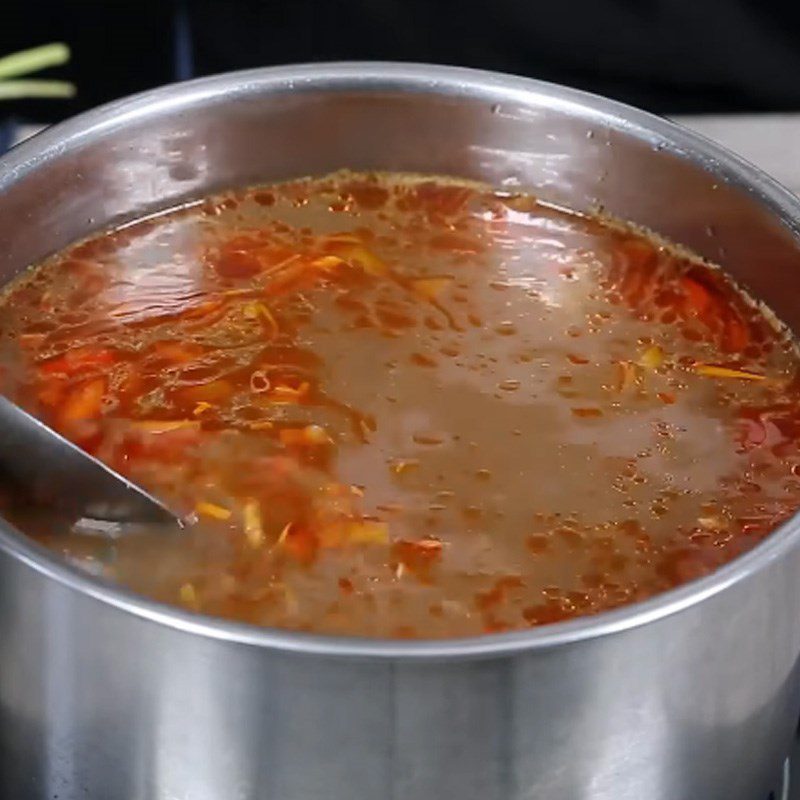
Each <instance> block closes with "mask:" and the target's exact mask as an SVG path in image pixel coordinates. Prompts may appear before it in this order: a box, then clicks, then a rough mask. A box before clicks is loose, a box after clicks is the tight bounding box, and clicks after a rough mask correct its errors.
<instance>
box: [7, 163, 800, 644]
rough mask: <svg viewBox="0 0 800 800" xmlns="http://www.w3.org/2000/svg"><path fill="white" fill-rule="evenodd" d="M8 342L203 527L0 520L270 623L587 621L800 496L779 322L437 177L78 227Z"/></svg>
mask: <svg viewBox="0 0 800 800" xmlns="http://www.w3.org/2000/svg"><path fill="white" fill-rule="evenodd" d="M0 364H2V370H3V371H2V381H3V391H4V392H5V393H6V394H8V395H9V396H11V397H12V398H13V399H15V400H16V401H18V402H19V403H20V404H21V405H23V406H24V407H26V408H27V409H29V410H30V411H32V412H33V413H35V414H36V415H38V416H39V417H40V418H41V419H43V420H45V421H46V422H47V423H48V424H50V425H52V426H53V427H54V428H55V429H57V430H58V431H60V432H61V433H63V434H64V435H66V436H67V437H69V438H70V439H72V440H73V441H74V442H76V443H78V444H79V445H80V446H81V447H83V448H85V449H86V450H87V451H89V452H90V453H93V454H94V455H96V456H98V457H99V458H101V459H102V460H104V461H105V462H107V463H108V464H110V465H112V466H113V467H114V468H115V469H117V470H119V471H120V472H122V473H124V474H126V475H128V476H130V477H131V478H132V479H133V480H135V481H137V482H138V483H140V484H141V485H142V486H144V487H145V488H146V489H148V490H150V491H151V492H153V493H154V494H156V495H158V496H159V497H160V498H162V499H163V500H165V501H167V502H168V503H170V504H171V505H172V506H173V507H174V508H176V509H177V510H180V511H181V512H182V513H184V514H187V515H190V518H191V519H192V520H194V524H191V525H189V526H188V527H187V528H185V529H184V530H183V531H168V530H167V531H165V530H163V529H143V530H140V531H136V532H134V533H131V534H130V535H127V536H125V537H121V538H114V537H113V536H103V535H98V530H97V527H96V526H95V527H92V526H91V525H87V523H86V522H85V521H82V522H81V523H79V524H77V525H75V526H74V527H73V528H72V529H71V531H67V530H65V529H60V528H59V525H58V524H57V521H56V520H53V519H51V520H47V519H45V520H44V522H43V521H42V517H41V512H40V511H37V510H34V509H31V508H26V507H25V505H24V503H21V502H20V501H19V499H17V500H16V501H14V502H12V501H11V500H10V499H7V501H6V505H5V510H4V513H5V514H6V515H7V517H8V518H10V519H11V520H12V521H15V522H16V523H17V524H18V526H19V527H20V528H21V529H22V530H25V531H28V532H31V534H32V535H34V536H36V537H37V538H38V539H39V540H40V541H42V542H43V543H45V544H46V545H47V546H49V547H51V548H53V549H54V550H55V551H57V552H58V553H61V554H63V555H64V556H65V557H67V558H68V559H70V560H71V561H73V562H74V563H77V564H79V565H82V566H84V567H85V568H87V569H90V570H91V571H93V572H95V573H98V574H102V575H104V576H106V577H108V578H111V579H113V580H117V581H119V582H121V583H122V584H125V585H126V586H128V587H131V588H133V589H134V590H136V591H138V592H141V593H143V594H146V595H149V596H151V597H154V598H156V599H158V600H162V601H164V602H167V603H173V604H179V605H181V606H184V607H185V608H187V609H191V610H193V611H199V612H203V613H206V614H212V615H219V616H222V617H226V618H229V619H235V620H240V621H245V622H249V623H253V624H257V625H266V626H276V627H282V628H289V629H295V630H304V631H314V632H321V633H327V634H354V635H360V636H376V637H450V636H466V635H474V634H481V633H496V632H500V631H507V630H512V629H521V628H526V627H529V626H534V625H541V624H545V623H550V622H555V621H557V620H564V619H568V618H571V617H576V616H579V615H583V614H594V613H596V612H599V611H602V610H604V609H610V608H614V607H617V606H620V605H623V604H626V603H631V602H634V601H637V600H641V599H643V598H647V597H650V596H652V595H654V594H656V593H658V592H662V591H664V590H666V589H669V588H671V587H674V586H677V585H678V584H681V583H683V582H685V581H689V580H691V579H693V578H697V577H699V576H701V575H705V574H707V573H709V572H711V571H712V570H714V569H715V568H716V567H718V566H720V565H721V564H724V563H725V562H727V561H730V560H731V559H733V558H735V557H736V556H737V555H739V554H741V553H742V552H744V551H746V550H749V549H750V548H752V547H753V546H754V545H755V544H757V543H758V542H759V541H760V540H761V539H762V538H763V537H764V536H766V535H767V534H768V533H769V532H770V531H771V530H773V529H774V528H775V526H776V525H778V524H779V523H780V522H781V521H782V520H784V519H785V518H786V517H787V516H789V515H790V514H791V513H793V511H794V510H795V509H796V508H797V507H798V505H800V478H799V477H798V475H800V449H798V443H799V442H800V394H799V393H798V388H799V387H800V384H799V383H798V356H797V353H796V351H795V347H794V344H793V342H792V340H791V338H790V337H789V336H788V335H787V334H786V333H785V332H784V331H783V330H782V329H781V328H780V327H779V326H778V325H777V324H776V323H775V322H774V320H772V318H771V317H770V316H769V315H768V314H766V313H765V312H764V311H763V310H762V309H761V308H759V307H758V306H757V305H756V304H755V303H753V302H751V301H750V300H749V299H748V298H747V297H746V296H745V295H744V294H743V293H742V292H741V291H740V290H739V289H737V287H736V286H735V285H734V284H733V283H732V282H731V281H730V280H729V279H727V278H726V277H725V275H724V274H722V273H721V272H720V271H719V270H717V269H715V268H712V267H710V266H707V265H705V264H703V263H702V262H700V261H699V260H698V259H695V258H692V257H688V256H687V255H685V254H678V253H677V252H676V251H675V250H673V249H670V248H669V247H667V246H664V245H662V244H659V243H657V242H655V241H653V240H652V239H650V238H647V237H646V236H644V235H642V234H640V233H638V232H635V231H633V230H631V229H626V228H623V227H621V226H618V225H611V224H608V223H606V222H604V221H603V220H600V219H594V218H590V217H586V216H583V215H580V214H577V213H572V212H570V211H568V210H564V209H560V208H554V207H552V206H549V205H547V204H543V203H540V202H537V200H536V199H534V198H532V197H528V196H524V195H508V194H503V193H498V192H495V191H492V190H490V189H488V188H485V187H481V186H477V185H472V184H463V183H459V182H455V181H449V180H445V179H438V178H437V179H423V178H416V177H410V176H402V175H357V174H351V173H342V174H337V175H333V176H330V177H327V178H322V179H314V180H304V181H297V182H293V183H287V184H281V185H277V186H270V187H264V188H257V189H252V190H247V191H241V192H233V193H229V194H224V195H219V196H217V197H213V198H210V199H208V200H206V201H205V202H203V203H202V204H198V205H193V206H191V207H188V208H184V209H180V210H178V211H174V212H170V213H165V214H163V215H160V216H156V217H153V218H149V219H146V220H143V221H141V222H138V223H135V224H132V225H130V226H128V227H125V228H123V229H120V230H117V231H114V232H112V233H108V234H103V235H99V236H97V237H96V238H93V239H90V240H88V241H86V242H83V243H81V244H78V245H76V246H73V247H70V248H69V249H67V250H66V251H64V252H62V253H60V254H58V255H57V256H55V257H53V258H51V259H49V260H48V261H47V262H45V263H43V264H41V265H39V266H37V267H35V268H33V269H32V270H30V271H28V272H27V273H26V274H25V275H24V276H22V277H21V278H19V279H17V280H16V281H15V282H14V283H12V284H11V286H10V287H8V289H7V290H6V292H5V294H4V296H3V298H2V303H1V304H0ZM62 527H63V523H62ZM101 527H102V526H101ZM101 533H102V531H101Z"/></svg>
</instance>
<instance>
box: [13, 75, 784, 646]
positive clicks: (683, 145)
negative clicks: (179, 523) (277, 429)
mask: <svg viewBox="0 0 800 800" xmlns="http://www.w3.org/2000/svg"><path fill="white" fill-rule="evenodd" d="M342 90H350V91H363V92H378V91H382V90H383V91H388V90H394V91H405V92H418V93H428V94H441V95H444V96H466V97H471V98H475V99H485V100H486V101H487V102H488V103H502V102H504V101H505V102H516V103H519V104H521V105H523V106H524V105H525V104H526V103H530V102H531V101H532V100H538V101H539V102H540V103H543V104H546V105H547V106H548V107H550V108H555V109H561V110H564V111H567V112H572V113H574V114H577V115H578V116H580V117H582V118H584V119H586V120H587V121H588V122H594V123H597V124H599V125H601V126H606V127H609V128H612V129H617V130H620V131H623V132H625V133H628V134H629V135H632V136H634V137H636V138H639V139H641V140H644V141H646V142H648V143H650V144H652V145H653V146H654V147H658V148H660V149H665V150H669V151H670V152H672V153H674V154H676V155H678V156H680V157H681V158H684V159H687V160H689V161H692V162H694V163H695V164H696V165H697V166H698V167H700V168H702V169H704V170H706V171H708V172H711V173H713V174H715V175H717V176H718V177H719V178H720V180H721V181H724V182H726V183H731V184H735V185H737V186H739V187H741V188H743V189H744V190H745V191H747V192H749V193H750V194H751V195H753V196H754V198H755V199H756V200H757V201H758V202H760V204H761V205H762V206H764V207H766V208H767V209H768V210H769V211H771V212H772V213H773V214H774V215H775V216H776V218H777V219H778V220H779V221H780V222H781V223H783V224H784V225H785V226H786V227H787V228H788V229H789V230H790V231H792V233H793V234H794V235H795V236H796V237H799V238H800V199H798V198H796V197H795V196H794V195H793V194H792V193H791V192H789V191H788V190H787V189H785V188H784V187H783V186H781V185H780V184H779V183H778V182H777V181H775V180H774V179H773V178H771V177H769V176H768V175H766V174H765V173H764V172H762V171H761V170H759V169H757V168H756V167H754V166H752V165H751V164H749V163H748V162H747V161H745V160H744V159H742V158H740V157H739V156H736V155H734V154H733V153H730V152H729V151H727V150H726V149H725V148H723V147H720V146H719V145H717V144H715V143H713V142H711V141H709V140H708V139H706V138H705V137H703V136H701V135H699V134H696V133H694V132H692V131H689V130H687V129H685V128H683V127H681V126H680V125H676V124H675V123H673V122H669V121H667V120H665V119H663V118H661V117H658V116H655V115H653V114H650V113H647V112H645V111H640V110H639V109H636V108H633V107H631V106H628V105H625V104H623V103H619V102H616V101H613V100H608V99H606V98H604V97H601V96H598V95H594V94H591V93H588V92H583V91H580V90H577V89H572V88H568V87H563V86H560V85H558V84H553V83H547V82H544V81H538V80H534V79H530V78H522V77H516V76H511V75H505V74H501V73H496V72H487V71H482V70H473V69H466V68H462V67H449V66H439V65H426V64H407V63H392V62H331V63H317V64H301V65H288V66H280V67H267V68H261V69H252V70H243V71H238V72H228V73H223V74H220V75H214V76H211V77H207V78H199V79H195V80H191V81H186V82H182V83H174V84H169V85H167V86H163V87H161V88H157V89H153V90H150V91H146V92H142V93H139V94H135V95H132V96H130V97H126V98H123V99H121V100H116V101H114V102H112V103H108V104H106V105H103V106H100V107H98V108H95V109H92V110H90V111H87V112H84V113H83V114H80V115H78V116H76V117H73V118H71V119H69V120H67V121H65V122H62V123H60V124H58V125H55V126H53V127H52V128H48V129H47V130H46V131H44V132H42V133H40V134H38V135H36V136H34V137H33V138H32V139H30V140H28V141H26V142H24V143H22V144H20V145H18V146H17V147H15V148H13V149H12V150H11V151H10V152H9V153H7V154H6V155H5V156H3V157H1V158H0V202H2V193H3V191H4V190H5V189H6V188H7V187H8V186H10V185H12V184H13V183H16V182H17V181H19V180H22V179H24V177H25V176H26V174H28V173H29V172H32V171H34V170H35V169H36V168H37V167H38V166H39V165H40V164H42V163H44V162H46V161H48V160H50V159H51V158H55V157H58V156H59V155H62V154H63V153H64V152H65V151H68V150H70V149H71V148H74V147H77V146H80V145H81V144H82V143H84V142H85V141H87V140H91V139H93V138H96V137H99V136H102V135H103V134H104V132H107V131H109V130H113V129H116V128H118V127H121V126H124V125H126V124H128V123H130V122H133V121H135V120H137V119H145V118H147V116H149V115H150V114H152V113H155V112H158V111H164V110H165V109H168V110H170V111H173V112H179V111H180V109H181V108H182V107H186V106H192V105H195V104H198V103H200V104H202V103H209V102H217V101H223V100H224V98H225V97H230V96H231V95H232V94H243V95H250V94H256V93H264V94H270V93H286V92H302V91H342ZM798 541H800V513H798V514H795V515H794V516H793V517H791V518H790V519H789V520H787V521H786V522H784V523H783V524H782V525H780V526H779V527H778V528H777V529H776V530H775V531H773V532H772V533H771V534H770V535H769V536H767V537H766V538H765V539H764V540H763V541H762V542H760V543H759V544H758V545H757V546H756V547H754V548H753V549H752V550H750V551H749V552H747V553H745V554H744V555H742V556H739V557H738V558H736V559H734V560H733V561H731V562H729V563H728V564H726V565H724V566H722V567H720V568H719V569H717V570H715V571H714V572H713V573H711V574H710V575H707V576H705V577H703V578H700V579H697V580H695V581H691V582H690V583H687V584H684V585H682V586H679V587H677V588H676V589H672V590H669V591H667V592H662V593H661V594H658V595H655V596H654V597H652V598H649V599H647V600H644V601H641V602H638V603H633V604H631V605H627V606H623V607H621V608H618V609H614V610H612V611H606V612H602V613H600V614H596V615H593V616H583V617H578V618H576V619H572V620H568V621H564V622H558V623H554V624H550V625H544V626H540V627H535V628H531V629H528V630H523V631H514V632H510V633H502V634H489V635H484V636H475V637H469V638H453V639H422V640H393V639H370V638H359V637H338V636H328V635H321V634H308V633H300V632H296V631H289V630H281V629H276V628H262V627H257V626H255V625H248V624H245V623H237V622H232V621H229V620H225V619H222V618H216V617H208V616H204V615H198V614H194V613H191V612H188V611H184V610H183V609H180V608H178V607H176V606H168V605H165V604H162V603H159V602H156V601H154V600H150V599H148V598H146V597H142V596H139V595H136V594H134V593H133V592H130V591H128V590H126V589H124V588H123V587H120V586H117V585H115V584H112V583H110V582H108V581H104V580H102V579H99V578H95V577H93V576H91V575H89V574H87V573H86V572H84V571H82V570H80V569H79V568H77V567H73V566H70V565H69V564H68V563H67V562H65V561H63V560H62V559H60V558H59V557H58V556H56V555H54V554H53V553H52V552H51V551H49V550H47V549H45V548H44V547H42V546H41V545H39V544H37V543H36V542H34V541H32V540H30V539H28V538H27V537H25V536H24V535H23V534H20V533H18V532H17V531H16V530H15V529H14V528H13V527H12V526H11V525H9V524H8V523H5V522H2V521H0V548H2V549H3V550H4V551H6V553H8V554H9V555H10V556H12V557H13V558H15V559H17V560H18V561H21V562H22V563H23V564H25V565H26V566H28V567H30V568H32V569H34V570H36V571H37V572H39V573H40V574H41V575H43V576H44V577H46V578H50V579H52V580H54V581H56V583H58V584H60V585H61V586H62V587H64V588H68V589H71V590H74V591H76V592H79V593H81V594H83V595H87V596H89V597H91V598H93V599H95V600H98V601H100V602H103V603H106V604H108V605H110V606H113V607H115V608H117V609H119V610H121V611H124V612H128V613H130V614H133V615H135V616H137V617H139V618H141V619H143V620H146V621H150V622H154V623H157V624H161V625H165V626H167V627H170V628H173V629H176V630H179V631H182V632H184V633H187V634H196V635H201V636H203V637H206V638H209V639H214V640H220V641H225V642H231V643H238V644H242V645H250V646H257V647H263V648H269V649H275V650H281V651H285V652H291V653H297V654H307V655H323V656H329V657H337V658H348V657H349V658H362V659H363V658H366V659H393V660H419V659H424V660H451V659H464V658H493V657H501V656H508V655H512V654H515V653H519V652H525V651H538V650H543V649H549V648H554V647H558V646H565V645H570V644H574V643H577V642H581V641H584V640H587V639H594V638H598V637H601V636H607V635H610V634H614V633H620V632H623V631H626V630H629V629H633V628H637V627H639V626H642V625H646V624H648V623H651V622H655V621H657V620H659V619H662V618H664V617H667V616H670V615H672V614H675V613H677V612H680V611H683V610H685V609H688V608H690V607H692V606H694V605H696V604H699V603H701V602H702V601H703V600H706V599H708V598H711V597H713V596H714V595H716V594H718V593H720V592H722V591H724V590H725V589H727V588H729V587H732V586H733V585H735V584H737V583H739V582H740V581H743V580H745V579H746V578H748V577H749V576H751V575H753V574H755V573H757V572H760V571H761V570H763V569H766V568H767V567H768V566H769V565H771V564H773V563H774V562H775V561H777V560H778V559H780V558H782V557H783V556H784V555H785V554H786V553H787V552H788V551H790V550H791V549H792V548H794V547H796V546H798Z"/></svg>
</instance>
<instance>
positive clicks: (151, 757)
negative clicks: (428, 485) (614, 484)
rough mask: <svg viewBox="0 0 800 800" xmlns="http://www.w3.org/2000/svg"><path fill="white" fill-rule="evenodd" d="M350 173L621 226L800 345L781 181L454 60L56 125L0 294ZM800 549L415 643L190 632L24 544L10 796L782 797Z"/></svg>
mask: <svg viewBox="0 0 800 800" xmlns="http://www.w3.org/2000/svg"><path fill="white" fill-rule="evenodd" d="M340 167H351V168H355V169H388V170H406V171H417V172H427V173H446V174H453V175H461V176H466V177H470V178H479V179H482V180H486V181H490V182H492V183H494V184H496V185H498V186H511V187H516V186H522V187H525V188H527V189H531V190H533V191H534V192H537V193H538V194H539V195H541V196H543V197H545V198H546V199H549V200H553V201H556V202H563V203H567V204H569V205H572V206H577V207H594V206H603V207H604V208H605V209H607V210H608V211H610V212H611V213H613V214H616V215H619V216H621V217H625V218H628V219H631V220H634V221H636V222H639V223H641V224H643V225H646V226H649V227H651V228H653V229H654V230H656V231H658V232H659V233H662V234H664V235H665V236H668V237H670V238H672V239H673V240H675V241H677V242H680V243H682V244H685V245H687V246H688V247H690V248H692V249H693V250H695V251H697V252H699V253H701V254H703V255H705V256H707V257H709V258H711V259H713V260H715V261H717V262H720V263H721V264H723V265H724V266H725V267H726V268H727V269H729V270H730V271H731V272H732V273H733V274H734V275H735V276H736V277H737V278H739V279H740V280H741V281H743V282H744V283H745V284H747V285H748V286H750V288H751V289H752V290H753V292H754V293H755V294H757V295H758V296H760V297H762V298H764V299H765V300H767V301H768V302H769V303H770V304H771V305H772V307H773V308H774V309H775V310H776V311H777V312H778V313H779V315H780V316H782V317H783V319H785V320H786V321H788V322H789V323H790V324H794V325H797V326H798V327H800V275H799V274H798V269H799V268H800V248H799V243H798V238H797V225H798V221H800V203H798V201H797V199H795V198H794V197H793V196H791V195H790V194H789V193H788V192H786V191H784V190H783V189H781V188H780V187H779V186H778V185H777V184H775V183H774V182H773V181H772V180H770V179H769V178H767V177H766V176H765V175H763V174H761V173H760V172H758V171H757V170H755V169H753V168H752V167H750V166H748V165H747V164H745V163H743V162H742V161H741V160H739V159H737V158H736V157H734V156H732V155H730V154H728V153H726V152H724V151H722V150H720V149H719V148H718V147H715V146H714V145H712V144H711V143H709V142H707V141H705V140H703V139H701V138H700V137H698V136H695V135H693V134H691V133H689V132H688V131H684V130H682V129H680V128H678V127H676V126H674V125H671V124H669V123H667V122H665V121H663V120H661V119H657V118H655V117H652V116H649V115H647V114H644V113H642V112H639V111H636V110H634V109H631V108H627V107H624V106H621V105H619V104H616V103H612V102H610V101H607V100H603V99H601V98H597V97H592V96H590V95H586V94H582V93H579V92H575V91H572V90H569V89H563V88H560V87H557V86H550V85H546V84H541V83H536V82H533V81H528V80H521V79H517V78H510V77H504V76H501V75H493V74H487V73H480V72H471V71H465V70H457V69H446V68H440V67H421V66H402V65H385V64H361V65H358V64H350V65H318V66H305V67H286V68H279V69H268V70H260V71H255V72H246V73H239V74H233V75H225V76H221V77H216V78H210V79H207V80H200V81H196V82H192V83H187V84H182V85H177V86H172V87H167V88H166V89H161V90H158V91H155V92H150V93H148V94H144V95H140V96H138V97H134V98H132V99H128V100H123V101H121V102H119V103H115V104H112V105H110V106H106V107H105V108H101V109H99V110H97V111H93V112H91V113H89V114H86V115H84V116H82V117H79V118H77V119H74V120H72V121H70V122H67V123H65V124H63V125H60V126H58V127H56V128H53V129H52V130H50V131H48V132H46V133H44V134H42V135H40V136H37V137H36V138H35V139H33V140H32V141H30V142H29V143H27V144H24V145H22V146H21V147H19V148H17V149H15V150H13V151H12V152H11V153H10V154H9V155H7V156H6V157H5V158H3V159H2V160H0V242H2V247H1V248H0V279H2V280H3V281H5V280H8V279H9V278H10V277H11V276H12V275H13V274H15V273H16V272H18V271H19V270H21V269H23V268H24V267H25V266H26V265H28V264H30V263H31V262H34V261H36V260H38V259H40V258H41V257H42V256H44V255H46V254H48V253H50V252H52V251H53V250H56V249H58V248H60V247H62V246H63V245H65V244H67V243H68V242H71V241H73V240H74V239H76V238H79V237H81V236H83V235H84V234H86V233H87V232H89V231H93V230H97V229H99V228H103V227H106V226H108V225H111V224H116V223H119V222H121V221H124V220H127V219H130V218H132V217H136V216H140V215H143V214H147V213H149V212H151V211H153V210H155V209H159V208H163V207H166V206H170V205H174V204H176V203H180V202H182V201H184V200H185V199H187V198H192V197H196V196H197V195H199V194H202V193H205V192H209V191H213V190H216V189H219V188H221V187H228V186H232V185H240V184H246V183H253V182H257V181H272V180H276V179H282V178H287V177H290V176H298V175H304V174H309V173H324V172H328V171H330V170H335V169H338V168H340ZM0 446H2V443H0ZM576 488H577V489H579V487H576ZM799 545H800V528H799V526H798V522H797V520H793V521H792V522H790V523H789V524H787V525H785V526H784V527H783V528H782V529H781V530H779V531H778V532H776V533H775V534H774V535H773V536H772V537H770V538H769V539H768V540H767V541H766V542H764V543H763V544H762V545H761V546H759V547H758V548H756V549H755V550H754V551H753V552H751V553H750V554H748V555H746V556H744V557H743V558H740V559H739V560H738V561H736V562H734V563H732V564H730V565H729V566H727V567H725V568H723V569H721V570H719V571H718V572H717V573H716V574H714V575H712V576H710V577H707V578H704V579H702V580H699V581H696V582H694V583H691V584H689V585H687V586H685V587H683V588H681V589H679V590H677V591H673V592H670V593H667V594H665V595H662V596H660V597H657V598H655V599H653V600H650V601H648V602H645V603H641V604H639V605H636V606H633V607H630V608H625V609H621V610H618V611H614V612H612V613H607V614H603V615H600V616H598V617H594V618H586V619H581V620H576V621H572V622H566V623H560V624H557V625H552V626H548V627H544V628H539V629H536V630H531V631H530V632H525V633H516V634H508V635H501V636H489V637H485V638H480V639H469V640H455V641H443V642H399V641H369V640H354V639H331V638H325V637H320V636H309V635H299V634H293V633H286V632H281V631H273V630H261V629H256V628H250V627H246V626H242V625H235V624H230V623H228V622H223V621H219V620H214V619H208V618H204V617H198V616H193V615H191V614H188V613H184V612H182V611H180V610H178V609H173V608H167V607H164V606H161V605H158V604H156V603H152V602H149V601H147V600H144V599H142V598H139V597H134V596H132V595H130V594H127V593H126V592H124V591H121V590H119V589H117V588H115V587H113V586H107V585H104V584H102V583H99V582H97V581H95V580H93V579H92V578H90V577H87V576H86V575H83V574H80V573H78V572H76V571H74V570H72V569H70V568H69V567H67V566H65V565H64V564H62V563H60V562H59V561H57V560H56V559H54V558H53V557H52V556H51V555H49V554H48V553H46V552H44V551H43V550H41V549H39V548H38V547H37V546H35V545H33V544H31V543H30V542H28V541H26V540H25V539H24V538H22V537H20V536H18V535H17V534H15V532H14V531H13V530H10V529H9V528H8V527H6V526H4V527H2V529H0V637H1V638H0V642H2V645H1V646H0V794H2V796H3V797H9V798H15V800H24V799H25V798H37V799H38V798H56V797H57V798H59V800H77V798H92V800H128V799H130V800H133V799H134V798H136V799H137V800H139V799H141V800H251V799H252V798H260V799H261V798H263V799H264V800H267V799H268V798H269V800H273V799H274V800H529V799H534V798H535V799H536V800H538V799H539V798H541V800H715V798H720V799H722V798H724V800H766V796H767V794H768V792H769V790H770V789H771V788H772V786H773V783H774V781H775V780H776V779H777V776H778V774H779V770H780V765H781V762H782V760H783V759H784V757H785V755H786V753H787V752H788V749H789V746H790V741H791V739H792V735H793V732H794V728H795V724H796V722H797V718H798V711H799V709H800V676H798V675H797V674H796V673H797V671H798V654H799V653H800V546H799Z"/></svg>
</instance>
